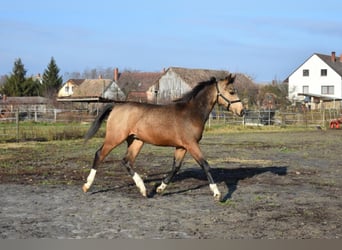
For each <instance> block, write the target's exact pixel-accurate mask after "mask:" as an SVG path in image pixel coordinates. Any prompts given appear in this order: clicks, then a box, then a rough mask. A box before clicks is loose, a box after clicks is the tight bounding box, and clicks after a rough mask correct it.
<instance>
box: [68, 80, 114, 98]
mask: <svg viewBox="0 0 342 250" xmlns="http://www.w3.org/2000/svg"><path fill="white" fill-rule="evenodd" d="M112 82H113V80H112V79H85V80H84V81H83V82H82V84H80V85H79V86H78V87H77V88H75V90H74V93H73V95H72V97H102V96H103V93H104V92H105V91H106V89H107V88H108V87H109V86H110V84H111V83H112Z"/></svg>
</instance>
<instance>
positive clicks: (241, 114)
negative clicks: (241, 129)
mask: <svg viewBox="0 0 342 250" xmlns="http://www.w3.org/2000/svg"><path fill="white" fill-rule="evenodd" d="M245 114H246V110H245V109H242V110H241V112H240V114H239V116H241V117H242V116H244V115H245Z"/></svg>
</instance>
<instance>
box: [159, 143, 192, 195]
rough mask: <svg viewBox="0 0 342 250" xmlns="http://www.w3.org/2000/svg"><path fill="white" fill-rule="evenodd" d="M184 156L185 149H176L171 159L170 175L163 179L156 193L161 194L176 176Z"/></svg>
mask: <svg viewBox="0 0 342 250" xmlns="http://www.w3.org/2000/svg"><path fill="white" fill-rule="evenodd" d="M185 154H186V149H184V148H176V151H175V156H174V158H173V165H172V170H171V171H170V173H169V174H168V175H167V176H166V177H165V178H164V180H163V181H162V183H161V184H160V185H159V186H158V187H157V190H156V191H157V193H161V192H163V191H164V190H165V188H166V187H167V185H168V184H169V183H170V182H171V181H172V179H173V177H174V176H175V175H176V173H177V172H178V170H179V169H180V168H181V166H182V163H183V159H184V156H185Z"/></svg>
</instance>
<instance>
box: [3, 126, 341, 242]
mask: <svg viewBox="0 0 342 250" xmlns="http://www.w3.org/2000/svg"><path fill="white" fill-rule="evenodd" d="M341 136H342V131H341V130H326V131H325V130H307V131H302V132H288V131H286V130H285V131H280V132H269V131H258V130H256V131H253V132H234V133H231V134H225V135H221V134H212V133H206V134H204V137H203V140H202V142H201V148H202V150H203V152H204V154H205V155H206V158H207V160H208V162H209V163H210V164H211V166H212V169H213V177H214V179H215V180H216V181H217V183H218V187H219V189H220V190H221V192H222V193H223V195H224V197H223V201H222V202H215V201H214V199H213V197H212V194H211V192H210V190H209V186H208V182H207V180H206V177H205V175H204V173H203V172H202V170H201V169H200V168H199V167H198V166H197V165H196V163H195V162H194V161H193V160H192V158H191V157H190V156H187V157H186V159H185V162H184V166H183V167H182V169H181V171H180V172H179V174H178V175H177V176H176V178H175V180H174V181H173V183H172V184H171V185H170V186H169V187H168V188H167V189H166V190H165V192H164V194H163V195H157V194H154V189H155V186H156V185H157V184H158V183H160V181H161V178H162V177H163V176H164V175H165V174H166V173H167V172H168V171H169V170H170V168H171V163H172V158H173V149H171V148H161V147H154V146H150V145H145V147H144V148H143V150H142V152H141V154H140V155H139V157H138V159H137V162H136V167H135V169H136V171H137V172H138V173H139V174H140V175H141V176H142V177H143V179H144V180H145V184H146V187H147V188H148V190H149V191H150V194H151V195H150V196H151V198H143V197H141V196H140V194H139V192H138V190H137V188H136V187H135V185H134V184H133V181H132V180H131V178H130V177H129V176H128V175H127V173H126V172H125V170H124V169H123V168H122V167H121V166H120V164H119V163H120V160H121V158H122V157H123V154H124V152H125V145H123V146H122V147H119V148H117V149H115V150H114V151H113V152H112V153H111V154H110V155H109V156H108V158H107V159H106V160H105V162H104V163H103V164H102V165H101V167H100V168H99V171H98V175H97V176H96V179H95V182H94V184H93V186H92V188H91V190H90V192H89V193H87V194H84V193H83V192H82V191H81V186H82V184H83V183H84V180H85V179H86V177H87V175H88V173H89V167H90V165H91V162H92V159H93V155H94V153H95V151H96V149H97V148H98V147H99V146H100V145H101V143H102V139H99V138H95V139H93V140H91V141H90V142H89V143H88V144H83V141H81V140H70V141H59V142H25V143H7V144H0V153H1V154H0V193H1V199H0V238H4V239H9V238H10V239H12V238H14V239H28V238H30V239H32V238H105V239H112V238H121V239H123V238H136V239H141V238H143V239H158V238H162V239H166V238H168V239H170V238H190V239H200V238H210V239H260V238H263V239H315V238H319V239H322V238H325V239H336V238H338V239H340V238H341V237H342V226H341V224H342V200H341V197H342V182H341V180H342V172H341V168H342V163H341V144H340V142H341Z"/></svg>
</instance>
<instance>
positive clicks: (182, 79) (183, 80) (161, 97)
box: [154, 67, 228, 103]
mask: <svg viewBox="0 0 342 250" xmlns="http://www.w3.org/2000/svg"><path fill="white" fill-rule="evenodd" d="M227 75H228V72H227V71H224V70H209V69H188V68H180V67H170V68H168V69H167V70H166V71H165V73H164V74H163V75H162V76H161V77H160V79H159V81H158V82H157V83H156V85H155V87H154V91H155V93H156V95H155V97H156V98H157V99H158V100H157V101H156V102H158V103H165V102H170V101H171V100H174V99H177V98H179V97H181V96H182V95H183V94H184V93H186V92H188V91H189V90H191V89H192V88H193V87H194V86H196V85H197V84H198V83H199V82H202V81H208V80H209V79H210V78H211V77H215V78H217V79H220V78H224V77H226V76H227Z"/></svg>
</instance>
